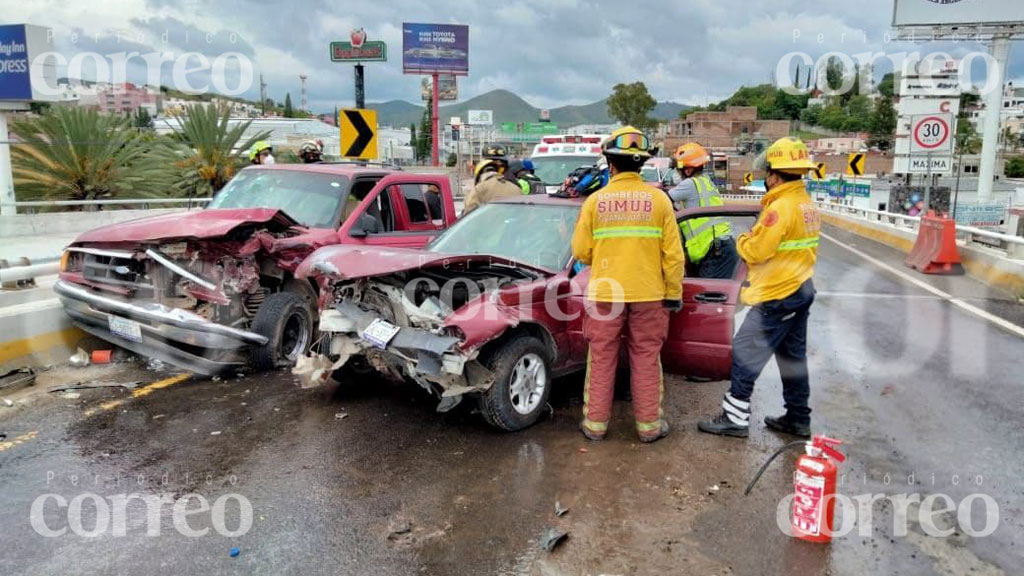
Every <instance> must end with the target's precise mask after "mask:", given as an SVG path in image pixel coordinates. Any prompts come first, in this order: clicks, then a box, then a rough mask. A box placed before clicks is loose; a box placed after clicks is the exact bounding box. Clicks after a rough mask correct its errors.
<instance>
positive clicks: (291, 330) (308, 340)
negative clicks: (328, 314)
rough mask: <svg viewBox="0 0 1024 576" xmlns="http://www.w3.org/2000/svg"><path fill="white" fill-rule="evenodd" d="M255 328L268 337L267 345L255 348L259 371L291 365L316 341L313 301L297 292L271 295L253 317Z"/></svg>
mask: <svg viewBox="0 0 1024 576" xmlns="http://www.w3.org/2000/svg"><path fill="white" fill-rule="evenodd" d="M252 331H253V332H255V333H257V334H260V335H263V336H266V337H267V339H268V342H267V343H266V344H265V345H263V346H253V347H252V365H253V368H255V369H257V370H272V369H274V368H277V367H279V366H291V365H294V364H295V362H296V361H297V360H298V359H299V356H301V355H302V354H305V353H306V351H307V350H309V346H310V344H312V342H313V315H312V314H311V313H310V312H309V303H308V302H307V301H306V299H305V298H303V297H302V296H300V295H298V294H295V293H294V292H278V293H277V294H271V295H270V297H268V298H267V300H266V301H265V302H263V305H262V306H260V309H259V310H257V311H256V317H255V318H253V320H252Z"/></svg>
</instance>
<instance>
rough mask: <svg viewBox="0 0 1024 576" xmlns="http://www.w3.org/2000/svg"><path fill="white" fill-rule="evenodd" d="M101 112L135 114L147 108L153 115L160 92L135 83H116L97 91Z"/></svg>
mask: <svg viewBox="0 0 1024 576" xmlns="http://www.w3.org/2000/svg"><path fill="white" fill-rule="evenodd" d="M96 96H97V99H98V106H99V109H100V112H103V113H105V114H121V115H125V114H134V113H135V112H136V110H138V109H140V108H142V109H145V110H146V112H148V113H149V114H150V115H151V116H156V113H157V108H158V105H157V96H158V93H157V92H155V91H151V90H150V89H149V88H144V87H143V88H140V87H138V86H136V85H135V84H131V83H125V84H116V85H113V86H110V87H108V88H106V89H105V90H101V91H100V92H98V93H97V95H96Z"/></svg>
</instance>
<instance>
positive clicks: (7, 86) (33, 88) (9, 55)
mask: <svg viewBox="0 0 1024 576" xmlns="http://www.w3.org/2000/svg"><path fill="white" fill-rule="evenodd" d="M52 50H53V47H52V45H51V43H50V32H49V29H48V28H44V27H42V26H31V25H26V24H9V25H2V26H0V100H7V101H20V102H28V101H30V100H36V101H45V100H57V72H56V71H57V62H56V59H54V58H37V57H38V56H40V55H42V54H45V53H47V52H51V51H52Z"/></svg>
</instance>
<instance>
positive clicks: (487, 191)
mask: <svg viewBox="0 0 1024 576" xmlns="http://www.w3.org/2000/svg"><path fill="white" fill-rule="evenodd" d="M522 194H523V193H522V191H521V190H519V186H516V185H515V184H513V183H511V182H509V181H508V180H506V179H505V177H504V176H502V175H501V174H498V173H497V172H488V173H486V174H484V175H483V176H482V177H481V178H480V181H479V182H477V184H476V186H473V189H472V190H470V191H469V194H466V205H465V207H464V208H463V209H462V215H463V216H465V215H466V214H469V213H470V212H472V211H473V210H476V209H477V208H479V207H480V206H483V205H484V204H487V203H488V202H494V201H495V200H499V199H501V198H514V197H516V196H522Z"/></svg>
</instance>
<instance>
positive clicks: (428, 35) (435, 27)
mask: <svg viewBox="0 0 1024 576" xmlns="http://www.w3.org/2000/svg"><path fill="white" fill-rule="evenodd" d="M402 72H403V73H405V74H453V75H456V76H465V75H467V74H469V26H463V25H458V24H410V23H408V22H406V23H404V24H402Z"/></svg>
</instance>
